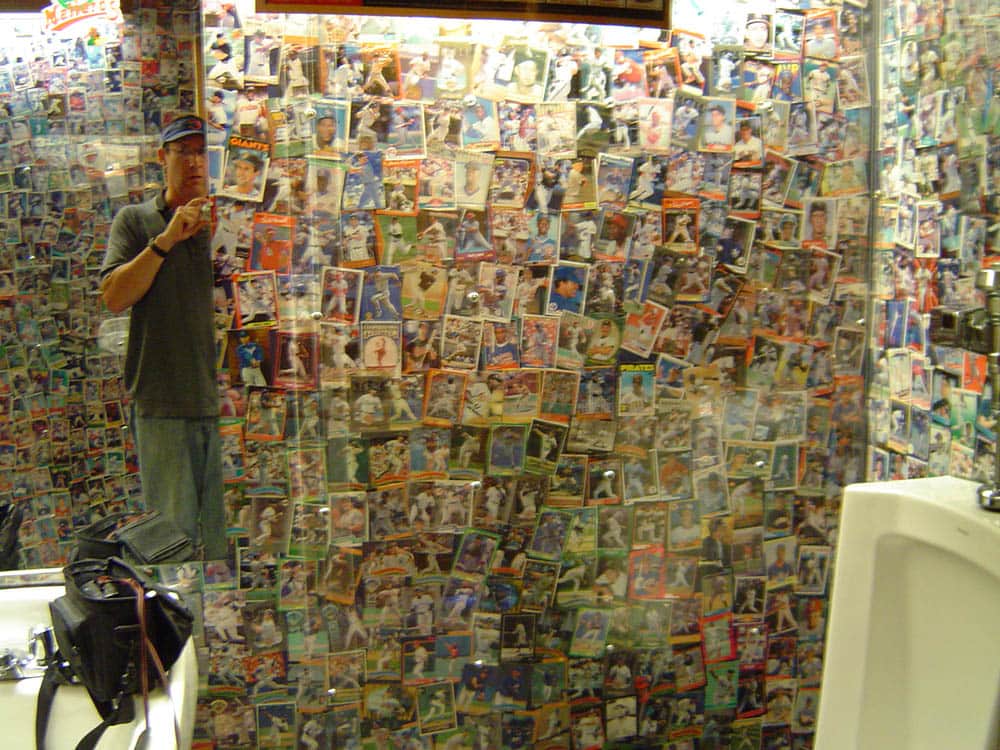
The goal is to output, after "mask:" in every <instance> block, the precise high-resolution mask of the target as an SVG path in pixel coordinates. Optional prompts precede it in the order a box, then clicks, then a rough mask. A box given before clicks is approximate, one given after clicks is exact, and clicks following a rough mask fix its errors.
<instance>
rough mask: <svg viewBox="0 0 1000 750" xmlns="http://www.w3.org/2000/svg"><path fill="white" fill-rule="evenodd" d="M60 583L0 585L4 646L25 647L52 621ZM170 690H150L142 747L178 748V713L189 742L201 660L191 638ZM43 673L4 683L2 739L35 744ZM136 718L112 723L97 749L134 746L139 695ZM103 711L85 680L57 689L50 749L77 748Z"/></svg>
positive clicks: (184, 741)
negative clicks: (36, 628) (30, 637)
mask: <svg viewBox="0 0 1000 750" xmlns="http://www.w3.org/2000/svg"><path fill="white" fill-rule="evenodd" d="M63 591H64V589H63V587H62V586H61V585H45V586H23V587H20V588H8V589H0V612H2V613H3V615H2V616H0V649H4V648H12V649H15V650H18V651H23V650H24V649H25V647H26V644H27V640H28V633H29V631H30V630H31V628H33V627H34V626H36V625H39V624H45V625H49V624H51V619H50V617H49V602H50V601H52V600H53V599H55V598H57V597H59V596H62V594H63ZM168 677H169V685H168V687H167V690H164V689H163V688H158V689H156V690H154V691H152V692H151V694H150V701H149V717H150V725H151V726H150V730H151V731H150V732H149V733H148V737H147V744H145V745H144V746H143V747H144V750H145V749H147V748H148V750H176V747H177V744H176V739H175V736H174V712H175V711H176V713H177V717H178V725H179V727H180V732H181V745H180V746H181V747H182V748H187V747H190V746H191V737H192V733H193V729H194V715H195V708H196V704H197V699H198V660H197V656H196V653H195V646H194V641H193V640H188V643H187V645H186V646H185V647H184V651H183V652H182V653H181V656H180V658H179V659H178V660H177V662H176V663H175V664H174V666H173V668H171V670H170V672H169V674H168ZM41 684H42V678H41V677H29V678H26V679H22V680H17V681H4V682H0V726H2V727H3V731H4V737H3V739H4V744H5V746H6V747H10V748H33V747H34V746H35V707H36V700H37V696H38V689H39V687H40V686H41ZM135 709H136V710H135V713H136V717H135V719H134V720H133V721H132V722H131V723H130V724H119V725H117V726H112V727H108V729H107V730H106V731H105V732H104V735H103V736H102V737H101V741H100V742H99V743H98V745H97V747H98V749H99V750H132V748H134V747H136V743H137V741H138V739H139V735H140V733H141V732H142V730H143V729H144V727H145V724H146V719H145V715H144V711H143V706H142V698H141V696H138V697H137V699H136V706H135ZM100 721H101V716H100V714H99V713H97V709H96V708H94V704H93V702H92V701H91V700H90V696H89V695H88V694H87V691H86V689H85V688H84V687H83V686H82V685H63V686H61V687H60V688H59V689H58V690H57V691H56V697H55V700H54V701H53V704H52V712H51V714H50V715H49V727H48V732H47V734H46V743H45V744H46V748H47V750H63V748H72V747H76V744H77V743H78V742H79V741H80V740H81V739H82V738H83V736H84V735H85V734H86V733H87V732H89V731H90V730H91V729H93V728H94V727H95V726H97V725H98V724H99V723H100Z"/></svg>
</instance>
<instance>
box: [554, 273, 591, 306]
mask: <svg viewBox="0 0 1000 750" xmlns="http://www.w3.org/2000/svg"><path fill="white" fill-rule="evenodd" d="M582 302H583V299H582V295H581V294H580V278H579V275H578V274H577V272H576V271H575V270H574V269H573V268H569V267H567V266H557V267H556V268H555V269H554V270H553V272H552V291H551V292H550V293H549V312H550V313H560V312H562V311H563V310H569V311H570V312H580V308H581V306H582Z"/></svg>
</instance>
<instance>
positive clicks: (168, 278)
mask: <svg viewBox="0 0 1000 750" xmlns="http://www.w3.org/2000/svg"><path fill="white" fill-rule="evenodd" d="M171 215H172V211H171V209H170V208H168V207H167V204H166V202H165V201H164V198H163V194H162V193H160V194H158V195H157V196H156V197H155V198H153V199H151V200H148V201H146V202H145V203H141V204H139V205H130V206H125V207H123V208H122V209H121V210H120V211H119V212H118V213H117V214H116V215H115V218H114V221H113V222H112V223H111V232H110V234H109V236H108V250H107V254H106V255H105V258H104V265H103V266H102V267H101V277H102V278H103V277H104V276H106V275H107V274H109V273H111V271H113V270H114V269H115V268H117V267H118V266H120V265H122V264H124V263H127V262H129V261H130V260H132V259H133V258H134V257H135V256H137V255H138V254H139V253H141V252H142V250H143V249H144V248H145V247H146V245H148V244H149V242H150V240H151V239H153V238H154V237H156V235H158V234H159V233H160V232H162V231H163V230H164V229H165V228H166V226H167V222H168V221H169V219H170V217H171ZM213 284H214V281H213V275H212V258H211V253H210V252H209V234H208V230H207V229H206V230H202V231H201V232H199V233H198V234H196V235H195V236H194V237H191V238H189V239H187V240H185V241H183V242H179V243H177V245H175V246H174V247H173V248H172V249H171V251H170V253H169V254H168V255H167V257H166V259H165V260H164V261H163V264H162V265H161V266H160V270H159V271H158V272H157V274H156V278H155V279H154V280H153V284H152V286H151V287H150V288H149V291H147V292H146V294H145V295H144V296H143V297H142V299H140V300H139V301H138V302H136V303H135V304H134V305H133V306H132V310H131V314H130V320H129V336H128V351H127V352H126V354H125V387H126V388H128V390H129V393H131V394H132V397H133V399H134V400H135V405H136V409H137V412H138V414H139V415H140V416H144V417H180V418H193V417H216V416H218V414H219V394H218V389H217V386H216V377H215V376H216V371H215V363H216V346H215V335H214V304H213V299H212V293H213Z"/></svg>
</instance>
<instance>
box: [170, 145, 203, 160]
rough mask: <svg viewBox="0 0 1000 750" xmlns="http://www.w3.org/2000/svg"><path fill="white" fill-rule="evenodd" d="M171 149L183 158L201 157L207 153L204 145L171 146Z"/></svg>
mask: <svg viewBox="0 0 1000 750" xmlns="http://www.w3.org/2000/svg"><path fill="white" fill-rule="evenodd" d="M170 151H171V152H172V153H174V154H177V155H178V156H179V157H181V158H182V159H191V158H196V159H200V158H201V157H203V156H204V155H205V154H206V153H207V149H206V148H205V147H204V146H189V147H186V148H183V147H182V148H177V147H174V148H171V149H170Z"/></svg>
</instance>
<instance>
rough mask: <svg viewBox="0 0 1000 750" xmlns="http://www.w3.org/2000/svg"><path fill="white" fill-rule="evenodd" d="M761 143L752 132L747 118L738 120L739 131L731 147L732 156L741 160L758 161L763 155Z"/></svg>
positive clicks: (751, 126)
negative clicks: (734, 144)
mask: <svg viewBox="0 0 1000 750" xmlns="http://www.w3.org/2000/svg"><path fill="white" fill-rule="evenodd" d="M763 153H764V150H763V145H762V144H761V140H760V138H758V137H757V136H755V135H754V134H753V125H752V124H751V122H750V121H749V120H740V133H739V138H738V139H737V141H736V146H735V147H734V149H733V158H734V159H735V160H736V161H741V162H755V163H758V164H759V163H760V160H761V158H762V157H763Z"/></svg>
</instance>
